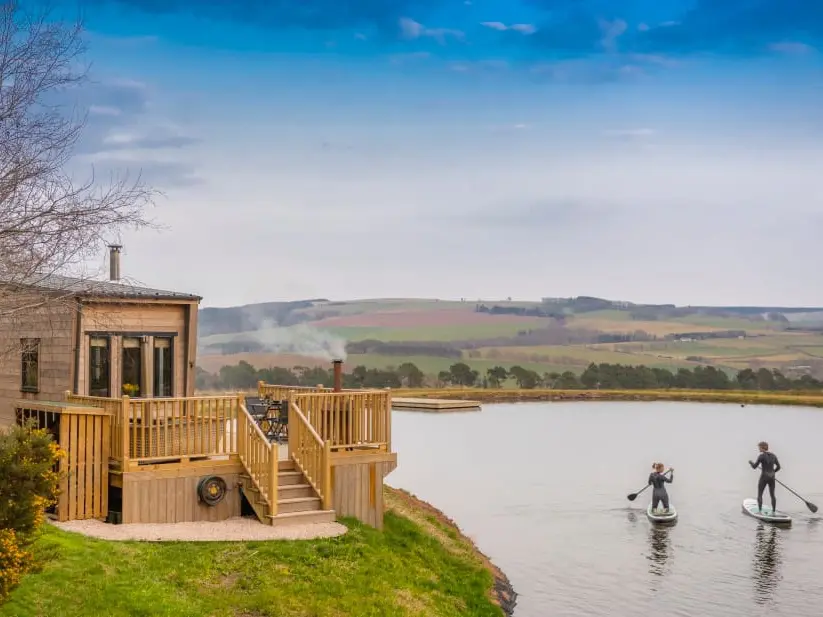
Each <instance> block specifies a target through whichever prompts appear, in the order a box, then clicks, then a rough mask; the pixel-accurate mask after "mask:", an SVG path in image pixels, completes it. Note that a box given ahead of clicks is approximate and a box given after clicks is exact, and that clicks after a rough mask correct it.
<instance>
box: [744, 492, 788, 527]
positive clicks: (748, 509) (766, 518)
mask: <svg viewBox="0 0 823 617" xmlns="http://www.w3.org/2000/svg"><path fill="white" fill-rule="evenodd" d="M743 513H744V514H748V515H749V516H751V517H753V518H756V519H757V520H759V521H763V522H764V523H774V524H775V525H791V522H792V517H791V516H789V515H788V514H786V513H785V512H781V511H780V510H777V511H776V512H775V511H773V510H772V509H771V507H769V506H767V505H766V504H765V503H764V504H763V510H758V509H757V499H752V498H750V497H749V498H746V499H744V500H743Z"/></svg>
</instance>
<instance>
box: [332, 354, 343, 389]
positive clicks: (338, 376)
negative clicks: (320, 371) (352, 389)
mask: <svg viewBox="0 0 823 617" xmlns="http://www.w3.org/2000/svg"><path fill="white" fill-rule="evenodd" d="M332 365H333V366H334V391H335V392H342V390H343V361H342V360H333V361H332Z"/></svg>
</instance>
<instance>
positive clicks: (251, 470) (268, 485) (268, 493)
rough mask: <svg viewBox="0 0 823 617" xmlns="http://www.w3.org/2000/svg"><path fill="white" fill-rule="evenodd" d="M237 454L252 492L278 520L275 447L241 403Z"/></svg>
mask: <svg viewBox="0 0 823 617" xmlns="http://www.w3.org/2000/svg"><path fill="white" fill-rule="evenodd" d="M237 454H238V456H239V457H240V462H241V463H243V466H244V467H245V469H246V472H247V473H248V474H249V477H250V478H251V481H252V484H253V485H254V488H255V489H257V491H259V492H260V494H261V495H262V496H263V497H264V498H265V500H266V501H267V502H268V505H269V515H270V516H277V488H278V487H277V465H278V461H277V459H278V452H277V445H276V444H271V443H269V440H268V439H266V436H265V435H264V434H263V431H261V430H260V427H259V426H258V425H257V422H255V420H254V418H252V417H251V415H249V412H248V410H247V409H246V406H245V404H243V403H241V404H240V413H239V414H238V420H237Z"/></svg>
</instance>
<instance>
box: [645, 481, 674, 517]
mask: <svg viewBox="0 0 823 617" xmlns="http://www.w3.org/2000/svg"><path fill="white" fill-rule="evenodd" d="M671 476H672V477H668V476H666V475H664V474H662V473H658V472H656V471H653V472H652V473H650V474H649V484H651V485H652V486H653V487H654V489H653V490H652V510H657V506H658V504H659V503H660V502H661V501H662V502H663V507H664V508H665V509H666V510H668V509H669V494H668V493H667V492H666V482H671V481H672V480H673V479H674V472H672V474H671Z"/></svg>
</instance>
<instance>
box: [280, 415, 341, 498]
mask: <svg viewBox="0 0 823 617" xmlns="http://www.w3.org/2000/svg"><path fill="white" fill-rule="evenodd" d="M289 453H290V454H291V457H292V460H294V463H295V465H297V467H298V468H299V469H300V471H302V472H303V475H304V476H305V478H306V481H307V482H308V483H309V484H311V486H312V487H314V490H315V491H317V494H318V495H319V496H320V499H321V501H322V502H323V509H324V510H330V509H331V442H329V441H323V439H322V438H321V437H320V435H319V434H318V433H317V431H315V430H314V427H312V425H311V423H310V422H309V421H308V419H307V418H306V416H305V415H303V412H302V411H300V408H299V407H298V406H297V405H296V404H295V403H294V401H289Z"/></svg>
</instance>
